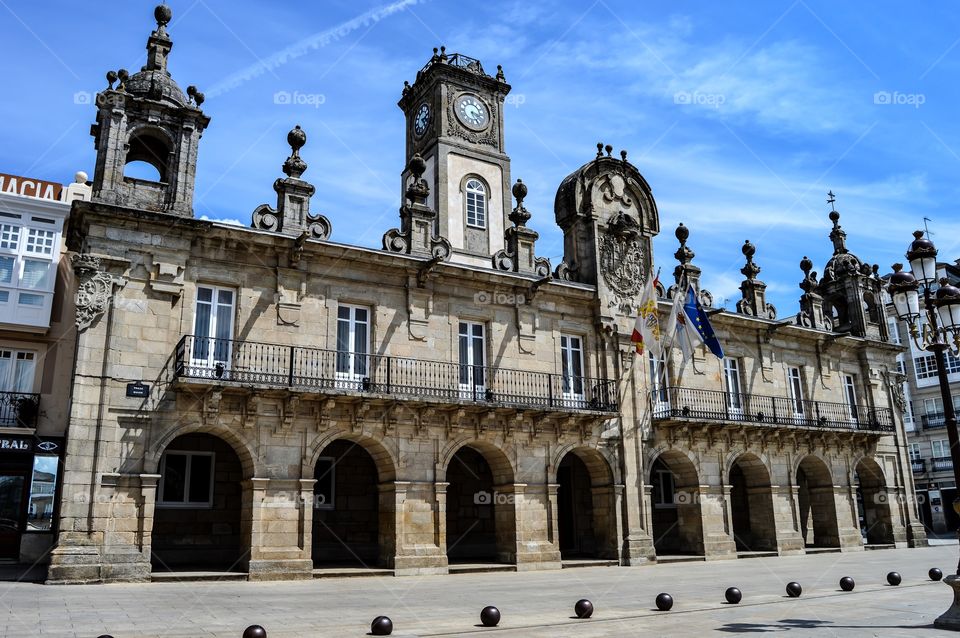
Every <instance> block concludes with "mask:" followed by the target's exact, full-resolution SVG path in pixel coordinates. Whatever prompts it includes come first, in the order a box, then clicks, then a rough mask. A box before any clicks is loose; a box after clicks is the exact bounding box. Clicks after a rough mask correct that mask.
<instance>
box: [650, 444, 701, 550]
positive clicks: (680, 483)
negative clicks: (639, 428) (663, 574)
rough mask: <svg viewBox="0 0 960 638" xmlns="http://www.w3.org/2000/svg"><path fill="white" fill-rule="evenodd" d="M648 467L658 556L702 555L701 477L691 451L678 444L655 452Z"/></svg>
mask: <svg viewBox="0 0 960 638" xmlns="http://www.w3.org/2000/svg"><path fill="white" fill-rule="evenodd" d="M648 467H649V476H648V478H649V480H650V486H651V492H652V494H651V496H652V499H651V501H652V503H651V505H652V523H653V546H654V549H655V550H656V552H657V556H660V557H663V556H669V555H696V556H702V555H703V554H704V551H705V548H704V543H703V515H702V512H701V509H700V494H699V490H700V477H699V473H698V471H697V466H696V463H695V462H694V460H693V459H692V458H691V454H690V453H689V452H687V451H685V450H682V449H680V448H676V447H669V448H664V449H660V450H657V451H655V453H654V454H653V455H652V458H651V461H650V463H649V465H648Z"/></svg>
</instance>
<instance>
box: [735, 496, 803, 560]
mask: <svg viewBox="0 0 960 638" xmlns="http://www.w3.org/2000/svg"><path fill="white" fill-rule="evenodd" d="M794 489H795V488H793V487H792V486H790V485H771V486H770V487H753V488H748V489H747V493H748V494H749V498H750V523H751V528H752V531H753V535H754V538H758V537H760V538H762V537H768V536H769V534H768V530H764V529H757V524H758V523H762V522H763V520H764V517H762V516H759V514H760V513H761V512H762V511H763V508H764V506H765V502H766V501H767V499H768V498H769V500H770V504H769V505H766V507H768V508H769V507H772V509H773V524H774V529H773V530H772V531H773V537H774V538H775V539H776V540H775V543H776V545H775V546H774V547H771V548H770V549H775V550H776V551H777V552H779V553H780V555H781V556H783V555H788V554H802V553H803V552H804V550H805V548H804V543H803V537H802V536H800V531H799V530H798V529H797V528H796V519H795V518H794V508H793V504H794V503H795V502H796V499H795V498H794V494H793V492H794ZM766 493H769V497H768V496H767V495H766Z"/></svg>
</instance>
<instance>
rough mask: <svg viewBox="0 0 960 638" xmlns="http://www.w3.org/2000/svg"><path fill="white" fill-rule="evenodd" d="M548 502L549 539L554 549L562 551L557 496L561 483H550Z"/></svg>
mask: <svg viewBox="0 0 960 638" xmlns="http://www.w3.org/2000/svg"><path fill="white" fill-rule="evenodd" d="M546 488H547V502H548V506H549V510H548V516H547V538H548V539H549V540H550V544H551V545H553V549H554V550H555V551H557V552H559V551H560V501H559V499H558V496H557V490H559V489H560V484H559V483H548V484H547V486H546Z"/></svg>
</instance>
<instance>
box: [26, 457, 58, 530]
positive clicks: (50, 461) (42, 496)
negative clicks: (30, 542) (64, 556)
mask: <svg viewBox="0 0 960 638" xmlns="http://www.w3.org/2000/svg"><path fill="white" fill-rule="evenodd" d="M59 464H60V459H59V457H57V456H51V455H46V454H38V455H36V456H35V457H33V476H32V477H31V480H30V504H29V506H28V509H27V531H28V532H49V531H50V529H51V527H52V525H53V501H54V498H56V492H57V472H58V469H59Z"/></svg>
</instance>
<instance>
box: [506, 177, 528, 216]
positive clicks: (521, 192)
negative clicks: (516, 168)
mask: <svg viewBox="0 0 960 638" xmlns="http://www.w3.org/2000/svg"><path fill="white" fill-rule="evenodd" d="M512 192H513V196H514V197H515V198H516V199H517V205H516V207H515V208H514V209H513V210H512V211H510V215H509V218H510V221H512V222H513V225H514V226H524V225H526V223H527V222H528V221H530V217H531V215H530V213H529V212H527V209H526V208H525V207H524V205H523V200H524V198H525V197H526V196H527V185H526V184H524V183H523V181H522V180H520V179H518V180H517V183H516V184H514V185H513V191H512Z"/></svg>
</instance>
